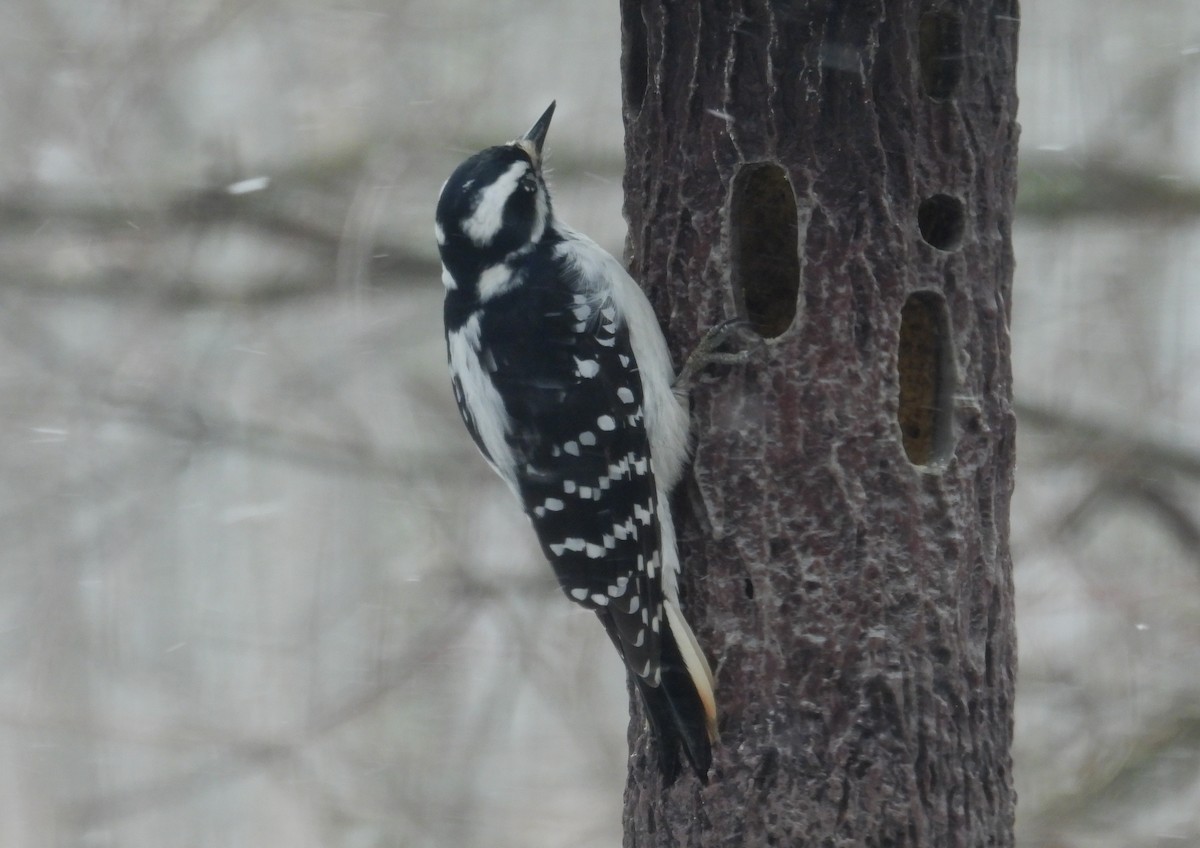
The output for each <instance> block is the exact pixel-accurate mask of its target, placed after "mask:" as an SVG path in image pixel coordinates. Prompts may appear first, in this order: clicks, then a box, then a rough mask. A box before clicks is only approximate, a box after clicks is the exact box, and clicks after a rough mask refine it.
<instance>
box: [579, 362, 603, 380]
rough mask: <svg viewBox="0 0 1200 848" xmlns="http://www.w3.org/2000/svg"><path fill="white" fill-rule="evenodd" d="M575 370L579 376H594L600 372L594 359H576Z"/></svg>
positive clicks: (598, 365) (598, 364)
mask: <svg viewBox="0 0 1200 848" xmlns="http://www.w3.org/2000/svg"><path fill="white" fill-rule="evenodd" d="M575 370H576V371H578V372H579V376H580V377H589V378H590V377H595V376H596V375H597V374H599V373H600V363H599V362H597V361H596V360H594V359H576V360H575Z"/></svg>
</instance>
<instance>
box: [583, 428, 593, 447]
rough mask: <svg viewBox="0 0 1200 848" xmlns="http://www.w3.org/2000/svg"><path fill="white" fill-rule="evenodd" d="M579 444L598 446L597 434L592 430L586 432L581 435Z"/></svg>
mask: <svg viewBox="0 0 1200 848" xmlns="http://www.w3.org/2000/svg"><path fill="white" fill-rule="evenodd" d="M579 444H581V445H585V446H587V447H589V448H590V447H592V446H593V445H595V444H596V434H595V433H593V432H592V431H591V430H584V431H583V432H582V433H580V434H579Z"/></svg>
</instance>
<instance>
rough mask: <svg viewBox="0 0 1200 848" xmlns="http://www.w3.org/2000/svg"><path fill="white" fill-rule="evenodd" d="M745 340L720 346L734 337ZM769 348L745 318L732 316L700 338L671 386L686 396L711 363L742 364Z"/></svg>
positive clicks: (680, 394)
mask: <svg viewBox="0 0 1200 848" xmlns="http://www.w3.org/2000/svg"><path fill="white" fill-rule="evenodd" d="M734 340H737V341H740V342H742V343H743V347H742V349H741V350H737V351H724V350H720V348H721V347H723V346H724V345H725V344H727V343H729V342H731V341H734ZM765 350H766V343H765V342H764V341H763V339H762V337H761V336H759V335H758V333H756V332H754V330H753V329H752V327H751V324H750V322H749V321H746V320H745V319H742V318H730V319H728V320H725V321H722V322H721V323H720V324H717V325H716V326H715V327H712V328H711V329H709V331H708V332H707V333H705V334H704V338H702V339H700V343H699V344H697V345H696V347H695V348H694V349H693V350H692V352H691V353H690V354H689V355H688V358H687V361H686V362H684V363H683V368H681V369H680V370H679V376H678V377H676V378H675V383H674V384H673V385H672V387H671V388H672V389H673V391H674V392H675V394H676V395H678V396H680V397H687V395H688V393H689V392H691V390H692V387H693V386H694V385H695V384H696V382H697V380H698V379H699V377H700V374H701V373H703V371H704V369H706V368H708V366H710V365H741V364H743V363H745V362H748V361H750V357H751V356H752V355H754V354H755V353H761V352H763V351H765Z"/></svg>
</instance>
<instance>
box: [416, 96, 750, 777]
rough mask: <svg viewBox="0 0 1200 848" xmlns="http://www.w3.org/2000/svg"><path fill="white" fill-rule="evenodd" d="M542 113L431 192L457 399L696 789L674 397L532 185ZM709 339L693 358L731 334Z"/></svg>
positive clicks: (697, 754) (645, 318)
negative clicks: (676, 510) (674, 513)
mask: <svg viewBox="0 0 1200 848" xmlns="http://www.w3.org/2000/svg"><path fill="white" fill-rule="evenodd" d="M554 105H555V104H554V103H551V104H550V107H549V108H548V109H547V110H546V111H545V113H544V114H543V115H542V116H541V117H540V118H538V120H537V122H536V123H534V125H533V127H532V128H530V130H529V132H527V133H525V134H524V135H523V136H521V137H520V138H518V139H515V140H514V141H511V142H509V143H507V144H501V145H498V146H495V147H489V148H487V149H486V150H483V151H480V152H479V153H476V154H475V155H474V156H471V157H470V158H468V159H467V160H466V161H464V162H463V163H462V164H461V165H459V166H458V167H457V168H456V169H455V170H454V172H453V173H452V174H451V175H450V178H449V179H448V180H447V181H446V183H445V184H444V185H443V186H442V191H441V194H440V196H439V198H438V202H437V216H436V225H435V235H436V238H437V244H438V250H439V252H440V254H441V260H442V283H443V284H444V285H445V289H446V300H445V323H446V349H447V354H448V358H449V363H450V373H451V383H452V386H453V389H454V397H455V399H456V400H457V402H458V408H459V412H460V413H461V414H462V419H463V422H464V423H465V424H466V426H467V430H468V431H469V432H470V434H471V437H472V438H473V439H474V441H475V444H476V445H477V446H478V448H479V450H480V452H481V453H482V454H483V457H484V459H486V460H487V461H488V463H489V464H490V465H491V467H492V468H493V470H495V472H496V473H497V474H498V475H500V477H501V479H503V480H504V482H505V483H506V484H508V487H509V488H510V489H511V490H512V491H513V493H514V494H515V495H516V496H517V498H518V499H519V500H520V502H521V505H522V507H523V508H524V511H525V514H526V515H527V516H528V517H529V520H530V521H531V522H532V524H533V529H534V531H535V532H536V534H537V538H538V541H539V543H540V544H541V548H542V552H543V553H544V554H545V556H546V558H547V559H548V560H549V561H550V564H551V566H553V569H554V572H555V574H556V576H557V577H558V582H559V584H560V586H561V587H562V589H563V591H564V592H565V593H566V595H567V597H569V598H570V599H571V600H572V601H574V602H576V603H578V604H580V605H582V606H584V607H586V608H588V609H590V610H593V611H594V612H595V613H596V615H597V616H598V617H599V619H600V621H601V622H602V623H603V624H604V627H605V630H606V631H607V632H608V635H609V637H610V638H611V639H612V642H613V644H614V645H615V646H616V648H617V651H618V652H619V653H620V655H621V658H622V659H623V660H624V662H625V665H626V666H627V668H628V670H629V673H630V675H631V676H632V679H633V681H634V682H635V684H636V687H637V689H638V691H639V692H640V693H641V696H642V698H643V699H644V703H645V706H646V713H647V716H648V717H649V720H650V723H651V726H652V729H653V730H654V734H655V736H656V738H657V740H658V748H659V758H660V760H659V761H660V768H661V770H662V772H663V775H664V777H665V779H666V780H667V781H671V780H674V779H675V777H676V775H677V773H678V770H679V754H678V750H679V747H680V745H682V749H683V752H684V754H685V755H686V757H687V759H688V761H689V762H690V764H691V766H692V769H693V770H694V772H695V773H696V775H697V776H698V777H699V778H700V780H702V781H705V782H707V779H708V771H709V768H710V766H711V763H712V745H713V744H714V743H715V742H716V741H717V723H716V721H717V714H716V702H715V698H714V687H713V675H712V670H711V669H710V667H709V664H708V661H707V659H706V658H705V656H704V652H703V651H702V650H701V649H700V645H699V643H698V642H697V641H696V637H695V635H694V634H693V632H692V629H691V627H690V626H689V625H688V623H687V621H686V620H685V619H684V617H683V612H682V610H681V609H680V604H679V596H678V577H679V571H680V563H679V554H678V552H677V549H676V540H675V527H674V523H673V521H672V517H671V510H670V494H671V491H672V489H674V487H675V486H676V484H677V483H678V482H679V480H680V477H681V476H682V474H683V470H684V466H685V464H686V462H687V459H688V453H689V424H690V421H689V413H688V407H687V394H686V387H685V386H682V385H680V384H679V383H678V382H677V380H676V375H675V371H674V369H673V367H672V364H671V357H670V353H669V351H668V349H667V342H666V339H665V338H664V336H663V333H662V330H661V329H660V327H659V324H658V321H657V319H656V318H655V315H654V312H653V310H652V308H651V306H650V302H649V301H648V300H647V299H646V296H645V294H643V292H642V290H641V289H640V288H639V287H638V285H637V284H636V283H635V282H634V281H633V279H632V278H631V277H630V276H629V274H628V273H626V271H625V269H624V268H623V267H622V266H621V264H620V263H619V262H618V261H617V260H616V259H615V258H613V257H612V256H611V255H610V254H609V253H607V252H606V251H604V250H603V249H602V248H601V247H600V246H599V245H597V244H596V243H595V242H594V241H592V240H591V239H590V238H588V237H587V236H585V235H583V234H582V233H579V232H576V231H575V230H573V229H571V228H570V227H568V226H567V225H566V224H564V223H563V222H562V221H560V220H559V219H558V218H557V217H556V215H555V214H554V209H553V205H552V204H551V200H550V192H549V190H548V189H547V187H546V174H545V169H544V167H543V146H544V144H545V141H546V133H547V130H548V129H549V127H550V119H551V117H552V116H553V115H554ZM714 333H715V335H714V334H713V333H710V336H709V337H706V341H707V342H708V344H707V345H706V344H705V343H704V342H702V345H701V347H702V348H703V349H704V350H711V349H712V348H713V347H714V346H715V345H716V344H719V343H720V341H721V340H722V339H723V338H724V337H725V336H726V335H727V334H728V332H727V328H724V327H718V329H717V330H716V331H714ZM718 356H719V355H718ZM712 358H716V357H710V361H711V359H712ZM722 361H725V360H722ZM695 365H696V363H695V362H693V361H692V360H691V359H689V363H688V366H687V367H685V369H684V370H685V371H687V372H688V374H689V375H690V374H691V373H692V372H693V371H694V369H695Z"/></svg>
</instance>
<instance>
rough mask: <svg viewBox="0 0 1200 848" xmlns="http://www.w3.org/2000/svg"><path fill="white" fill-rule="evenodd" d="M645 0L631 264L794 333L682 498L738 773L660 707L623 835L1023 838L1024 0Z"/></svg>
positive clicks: (733, 839)
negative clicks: (1020, 92)
mask: <svg viewBox="0 0 1200 848" xmlns="http://www.w3.org/2000/svg"><path fill="white" fill-rule="evenodd" d="M621 7H622V9H621V10H622V36H623V56H622V73H623V81H624V103H625V125H626V158H627V164H626V173H625V191H626V216H627V218H628V221H629V246H630V254H631V271H632V273H633V275H634V277H635V278H636V279H639V280H641V281H642V283H643V284H644V285H645V286H646V288H647V290H648V291H649V293H650V296H651V300H652V302H653V303H654V304H655V307H656V309H657V310H658V313H659V317H660V319H661V320H662V321H663V323H664V325H665V327H666V328H667V332H668V337H669V338H670V339H671V341H672V345H673V348H674V349H673V353H674V354H675V356H676V361H677V362H678V361H681V360H682V357H683V356H684V355H685V354H686V352H687V350H688V349H689V348H690V346H691V345H693V344H694V343H695V342H696V341H697V340H698V339H699V337H700V335H701V334H702V333H703V331H704V330H705V329H706V328H707V327H709V326H711V325H713V324H715V323H716V322H718V321H719V320H721V319H723V318H725V317H728V316H731V315H734V314H738V315H742V316H744V317H747V318H748V319H749V320H750V322H751V323H752V324H753V325H754V327H755V328H756V329H757V330H758V332H759V333H760V334H761V335H762V336H763V337H764V338H766V339H767V340H768V341H767V345H766V352H765V353H764V354H763V355H762V356H760V357H759V358H757V359H755V360H752V362H751V363H750V364H748V365H746V366H742V367H734V368H724V369H721V370H720V371H719V379H714V380H710V381H709V382H706V383H705V384H704V385H702V386H701V387H700V388H699V389H698V390H697V391H696V392H695V393H694V395H693V414H694V417H695V426H696V432H697V445H696V452H695V457H696V459H695V468H694V479H693V480H692V481H690V482H688V483H686V484H685V485H684V486H681V491H680V493H679V496H678V501H677V503H676V507H675V508H676V510H677V512H678V514H679V516H680V521H681V527H680V534H681V548H682V555H683V562H684V567H685V569H686V573H685V575H684V580H683V585H682V593H683V600H684V602H685V604H686V606H687V610H688V617H689V619H690V620H691V621H692V623H693V624H694V625H695V627H696V632H697V635H698V636H699V638H700V641H701V644H702V645H703V646H704V647H705V650H706V651H707V652H708V655H709V657H710V659H711V660H712V661H713V665H714V669H715V670H716V675H717V686H718V690H717V698H718V705H719V711H720V716H721V718H720V729H721V736H722V739H721V743H720V744H719V745H718V746H717V748H716V751H715V762H714V770H713V778H712V781H711V783H710V784H709V785H708V786H703V785H701V784H700V783H699V782H698V781H697V780H696V779H695V778H694V777H693V776H691V775H690V774H686V773H685V774H684V775H683V776H682V777H681V778H680V779H679V780H678V781H677V782H676V783H675V784H674V785H672V786H670V787H666V788H664V787H663V785H662V780H661V777H660V776H659V774H658V769H657V762H656V758H655V756H654V754H653V752H652V751H651V750H650V747H649V746H650V745H651V743H650V741H649V738H648V733H647V732H646V730H645V724H644V721H643V720H642V717H641V716H640V715H635V716H634V721H633V723H632V724H631V731H630V735H631V739H630V744H631V750H633V751H634V752H635V756H633V757H632V758H631V766H630V775H629V783H628V787H627V791H626V806H625V814H626V835H625V844H626V846H660V845H661V846H669V845H711V846H717V845H720V846H731V845H736V846H743V845H744V846H758V845H779V846H789V848H790V846H797V845H846V846H864V845H865V846H948V845H971V846H974V845H1011V844H1012V841H1013V840H1012V824H1013V805H1014V801H1015V799H1014V792H1013V788H1012V763H1011V759H1010V743H1011V740H1012V707H1013V678H1014V673H1015V663H1016V652H1015V636H1014V621H1013V590H1012V580H1011V561H1010V556H1009V550H1008V507H1009V497H1010V495H1011V492H1012V482H1013V477H1012V474H1013V445H1014V428H1015V421H1014V417H1013V413H1012V383H1011V372H1010V363H1009V336H1008V322H1009V317H1010V309H1009V303H1010V295H1011V281H1012V270H1013V261H1012V250H1011V228H1012V208H1013V195H1014V191H1015V165H1016V142H1017V124H1016V120H1015V113H1016V106H1017V101H1016V94H1015V80H1014V76H1015V62H1016V43H1017V8H1016V2H1015V0H986V1H985V0H957V1H955V0H947V1H946V2H940V0H936V1H935V0H924V1H923V2H918V0H888V2H881V1H880V0H875V2H871V0H862V1H861V2H853V3H850V2H847V3H841V2H834V0H810V2H808V3H799V2H796V3H784V2H777V3H764V2H761V0H759V2H752V0H724V2H716V0H701V1H700V2H665V0H647V1H646V2H644V3H641V2H637V0H622V3H621ZM634 709H635V711H636V710H638V709H639V707H638V705H637V702H636V700H635V702H634Z"/></svg>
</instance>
